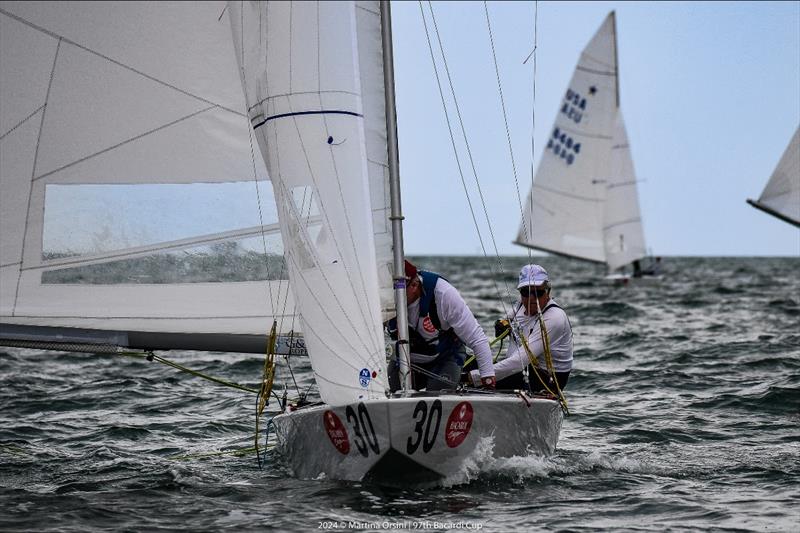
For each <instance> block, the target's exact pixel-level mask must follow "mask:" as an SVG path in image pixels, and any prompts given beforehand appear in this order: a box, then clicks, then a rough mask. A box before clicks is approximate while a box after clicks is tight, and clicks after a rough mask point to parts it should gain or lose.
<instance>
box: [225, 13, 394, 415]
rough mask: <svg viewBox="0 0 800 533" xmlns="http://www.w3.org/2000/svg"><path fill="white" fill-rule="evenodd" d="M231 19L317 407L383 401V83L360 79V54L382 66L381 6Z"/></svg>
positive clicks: (250, 114)
mask: <svg viewBox="0 0 800 533" xmlns="http://www.w3.org/2000/svg"><path fill="white" fill-rule="evenodd" d="M228 9H229V12H230V16H231V20H232V27H233V35H234V42H235V43H236V45H237V47H239V50H238V53H237V56H238V59H239V61H240V66H241V74H242V79H243V84H244V87H245V96H246V100H247V103H248V113H249V117H250V120H251V123H252V125H253V127H254V130H255V133H256V138H257V139H258V145H259V148H260V150H261V153H262V154H263V156H264V160H265V161H266V164H267V168H268V170H269V173H270V177H271V179H272V182H273V184H274V186H275V196H276V200H277V204H278V214H279V218H280V225H281V231H282V235H283V238H284V242H285V245H286V257H287V266H288V269H289V274H290V279H291V281H292V289H293V292H294V295H295V301H296V302H297V307H298V311H299V314H300V318H301V321H302V325H303V332H304V338H305V343H306V347H307V349H308V353H309V357H310V359H311V364H312V368H313V370H314V375H315V378H316V383H317V385H318V388H319V391H320V396H321V397H322V399H323V401H325V402H326V403H328V404H330V405H344V404H347V403H350V402H353V401H357V400H359V399H366V398H382V397H385V385H384V383H385V367H386V362H385V361H386V355H385V351H384V344H383V333H382V326H381V312H380V311H381V305H380V297H379V282H378V267H377V261H376V251H375V237H374V234H373V214H372V207H371V205H370V181H369V176H370V172H369V166H370V165H369V162H368V155H369V153H370V147H369V146H368V144H369V143H368V139H367V136H368V134H369V133H370V132H369V131H368V130H369V125H370V120H369V118H368V116H367V115H368V114H369V113H370V112H371V111H372V108H370V107H368V106H366V105H365V101H367V100H368V98H367V97H366V95H365V93H367V92H368V91H370V90H380V91H382V90H383V89H382V87H383V82H382V79H381V82H380V87H379V88H378V87H376V86H375V84H374V83H373V84H371V83H370V81H371V80H370V79H369V78H368V77H367V78H364V77H362V72H361V66H360V63H359V61H360V60H359V56H360V54H363V53H367V51H366V50H365V49H363V48H361V44H362V43H363V44H365V45H366V44H368V43H372V45H373V46H375V47H377V48H375V49H374V50H372V52H371V53H372V54H378V55H379V54H380V44H381V36H380V35H381V34H380V29H381V27H380V15H379V10H378V6H377V3H373V2H365V3H360V4H359V5H358V6H356V4H355V3H353V2H265V3H258V4H255V3H238V2H230V3H229V5H228ZM373 59H374V58H373ZM368 71H369V72H372V69H369V70H368ZM373 81H374V80H373ZM381 94H382V93H381ZM373 98H375V97H374V96H373ZM385 150H386V148H385V141H384V146H383V151H384V152H385ZM385 158H386V155H385V153H384V155H383V156H382V158H381V159H382V160H385Z"/></svg>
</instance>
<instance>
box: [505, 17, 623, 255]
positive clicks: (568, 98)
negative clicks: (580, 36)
mask: <svg viewBox="0 0 800 533" xmlns="http://www.w3.org/2000/svg"><path fill="white" fill-rule="evenodd" d="M616 55H617V51H616V34H615V21H614V14H613V13H611V14H610V15H608V17H607V18H606V19H605V21H604V22H603V24H602V26H600V29H599V30H598V31H597V33H596V34H595V36H594V37H593V38H592V40H591V41H590V42H589V44H588V45H586V48H584V50H583V52H582V53H581V57H580V60H579V61H578V65H577V66H576V67H575V72H574V74H573V75H572V79H571V80H570V82H569V86H568V87H567V90H566V92H565V94H564V99H563V100H562V102H561V105H560V107H559V113H558V116H557V117H556V121H555V124H554V125H553V128H552V130H551V132H550V136H549V138H548V141H547V145H546V147H545V149H544V153H543V154H542V157H541V160H540V162H539V167H538V168H537V170H536V176H535V178H534V182H533V185H532V187H531V191H530V194H529V195H528V198H527V201H526V203H525V205H524V206H523V219H522V223H521V225H520V229H519V233H518V235H517V239H516V243H517V244H520V245H522V246H526V247H530V248H535V249H539V250H543V251H547V252H553V253H557V254H561V255H566V256H571V257H577V258H580V259H586V260H590V261H597V262H605V260H606V254H605V247H604V235H603V227H604V219H605V206H604V203H605V199H606V186H607V184H608V182H609V176H610V174H609V173H610V168H611V158H610V154H611V147H612V136H613V127H614V120H615V117H616V111H617V107H618V105H619V102H618V96H617V58H616Z"/></svg>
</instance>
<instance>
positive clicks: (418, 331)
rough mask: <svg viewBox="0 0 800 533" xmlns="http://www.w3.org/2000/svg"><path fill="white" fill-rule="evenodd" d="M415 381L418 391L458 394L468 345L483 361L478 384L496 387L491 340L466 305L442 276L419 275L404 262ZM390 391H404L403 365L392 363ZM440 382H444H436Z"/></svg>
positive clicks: (393, 328)
mask: <svg viewBox="0 0 800 533" xmlns="http://www.w3.org/2000/svg"><path fill="white" fill-rule="evenodd" d="M405 274H406V298H407V300H408V334H409V344H410V352H411V366H412V373H411V379H412V383H413V387H414V389H415V390H421V389H424V388H426V389H427V390H429V391H434V390H442V389H454V388H456V386H457V385H458V382H459V377H460V374H461V367H462V365H463V364H464V360H465V358H466V350H465V345H466V346H468V347H469V348H470V349H472V351H473V352H475V358H476V360H477V362H478V370H476V382H477V383H478V384H479V385H480V386H482V387H485V388H490V389H493V388H494V387H495V377H494V369H493V367H492V352H491V349H490V348H489V340H488V339H487V338H486V334H485V333H484V331H483V329H482V328H481V327H480V325H479V324H478V321H477V320H476V319H475V316H474V315H473V314H472V311H470V310H469V307H467V304H466V302H465V301H464V299H463V298H462V297H461V295H460V294H459V292H458V290H456V288H455V287H453V286H452V285H451V284H450V283H449V282H448V281H447V280H446V279H444V278H443V277H441V276H440V275H439V274H435V273H433V272H427V271H424V270H418V269H417V267H416V266H414V265H413V264H412V263H411V262H409V261H406V262H405ZM388 330H389V334H390V336H391V337H392V339H397V320H396V319H392V320H390V321H389V322H388ZM388 373H389V386H390V388H391V389H392V391H395V390H398V389H399V388H400V376H399V366H398V364H397V362H396V361H392V362H390V363H389V372H388ZM437 377H438V378H440V379H437Z"/></svg>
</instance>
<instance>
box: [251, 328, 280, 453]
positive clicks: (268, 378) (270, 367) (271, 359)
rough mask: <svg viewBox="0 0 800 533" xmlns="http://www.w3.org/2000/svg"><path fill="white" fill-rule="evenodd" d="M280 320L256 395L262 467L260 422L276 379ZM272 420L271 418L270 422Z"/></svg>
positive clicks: (266, 357) (256, 447) (274, 332)
mask: <svg viewBox="0 0 800 533" xmlns="http://www.w3.org/2000/svg"><path fill="white" fill-rule="evenodd" d="M277 327H278V322H277V321H275V320H273V321H272V329H271V330H270V332H269V339H268V340H267V354H266V356H265V357H264V372H263V374H262V376H261V388H260V389H259V391H258V396H257V397H256V431H255V439H254V440H255V450H256V457H257V458H258V467H259V468H261V456H260V455H259V451H258V429H259V428H258V423H259V421H260V420H261V414H262V413H263V412H264V408H265V407H266V406H267V404H268V403H269V396H270V394H271V393H272V383H273V381H274V379H275V341H276V340H277V338H278V334H277V331H276V330H277ZM271 422H272V421H271V420H270V423H271ZM269 427H270V424H268V425H267V438H268V439H269Z"/></svg>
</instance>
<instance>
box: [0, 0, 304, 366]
mask: <svg viewBox="0 0 800 533" xmlns="http://www.w3.org/2000/svg"><path fill="white" fill-rule="evenodd" d="M225 7H226V5H225V3H223V2H199V3H183V2H175V3H167V2H148V3H145V2H80V3H77V2H76V3H72V2H46V3H45V2H2V4H0V97H1V98H2V101H1V102H0V109H2V112H0V135H2V137H0V176H1V177H2V182H1V183H0V217H1V218H0V225H1V226H2V232H0V314H1V315H2V316H0V322H2V325H3V334H4V335H3V336H5V334H6V333H7V332H9V331H11V330H15V329H16V330H18V329H19V328H18V327H11V326H9V325H38V326H47V327H70V328H88V329H91V330H99V331H100V332H102V331H106V332H109V337H108V338H109V339H112V342H120V343H123V344H125V343H126V342H127V341H126V340H125V337H126V336H127V335H128V334H130V335H136V337H137V338H138V340H137V345H138V346H139V347H192V348H196V349H225V350H228V351H251V350H252V351H262V350H263V349H264V347H265V343H264V341H263V338H264V335H265V334H266V332H267V331H268V330H269V327H270V326H271V323H272V320H273V319H277V320H279V322H280V325H281V331H284V332H286V331H289V330H291V329H294V330H296V331H297V330H299V324H297V323H295V322H294V321H293V318H294V303H293V299H292V295H291V293H290V292H289V290H288V285H287V281H286V279H285V278H286V275H285V269H284V268H283V258H282V254H283V245H282V242H281V239H280V235H279V231H278V227H277V222H278V220H277V212H276V208H275V204H274V200H273V197H272V187H271V185H270V183H269V182H268V181H267V174H266V170H265V167H264V164H263V162H262V159H261V157H260V155H258V154H257V153H255V156H254V150H257V148H254V146H255V143H254V142H252V141H251V128H250V124H249V120H248V118H247V116H246V111H245V105H244V98H243V95H242V87H241V81H240V77H239V72H238V68H237V63H236V57H235V53H234V47H233V43H232V40H231V28H230V24H229V19H228V17H227V16H222V15H223V13H224V10H225ZM256 182H258V188H256ZM115 332H116V333H115ZM64 335H70V333H65V332H63V331H61V332H59V333H58V334H57V335H56V337H58V338H62V339H63V338H66V337H64ZM45 337H47V334H46V333H45ZM212 338H213V339H214V342H207V340H209V339H212ZM245 341H247V342H245Z"/></svg>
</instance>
